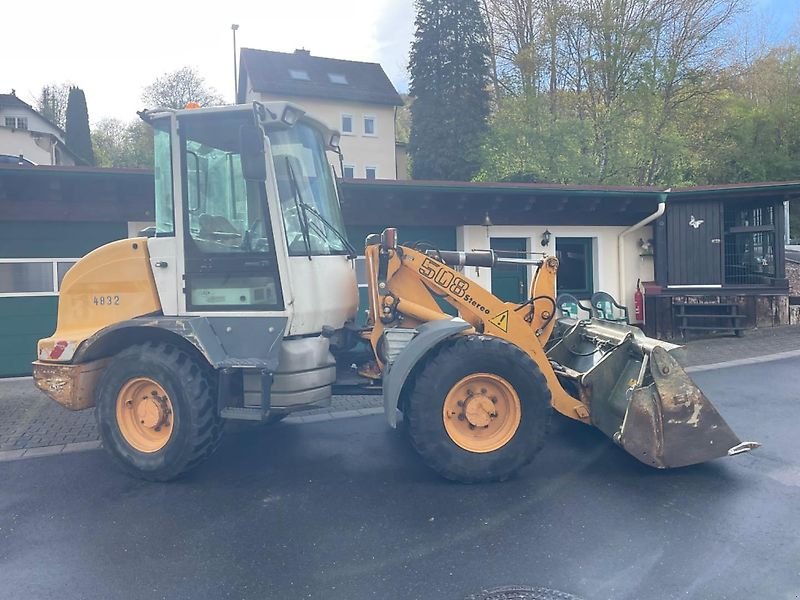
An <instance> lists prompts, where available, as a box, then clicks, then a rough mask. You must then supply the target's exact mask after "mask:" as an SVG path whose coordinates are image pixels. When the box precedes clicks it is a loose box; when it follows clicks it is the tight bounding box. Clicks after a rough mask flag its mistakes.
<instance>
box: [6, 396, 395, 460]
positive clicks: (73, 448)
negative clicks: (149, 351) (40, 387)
mask: <svg viewBox="0 0 800 600" xmlns="http://www.w3.org/2000/svg"><path fill="white" fill-rule="evenodd" d="M382 413H383V408H379V407H375V408H359V409H357V410H342V411H338V412H334V413H324V414H319V415H308V416H305V417H302V416H296V417H287V418H286V419H285V420H284V421H283V422H284V423H287V424H291V425H306V424H308V423H321V422H324V421H336V420H338V419H352V418H354V417H367V416H370V415H378V414H382ZM102 447H103V445H102V443H101V442H100V440H95V441H91V442H74V443H71V444H58V445H55V446H39V447H37V448H27V449H24V450H3V451H0V463H2V462H11V461H15V460H25V459H27V458H41V457H43V456H57V455H59V454H71V453H74V452H87V451H89V450H99V449H100V448H102Z"/></svg>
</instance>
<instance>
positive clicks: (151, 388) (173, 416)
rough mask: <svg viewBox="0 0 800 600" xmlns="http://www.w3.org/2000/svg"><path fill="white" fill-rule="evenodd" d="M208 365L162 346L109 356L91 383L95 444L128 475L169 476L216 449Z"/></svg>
mask: <svg viewBox="0 0 800 600" xmlns="http://www.w3.org/2000/svg"><path fill="white" fill-rule="evenodd" d="M215 390H216V385H215V383H214V378H213V371H212V370H211V369H210V368H209V367H208V366H207V365H205V364H203V363H202V362H201V361H199V360H197V359H196V358H194V357H193V356H191V355H190V354H188V353H186V352H184V351H183V350H181V349H179V348H177V347H176V346H173V345H170V344H143V345H137V346H132V347H130V348H128V349H126V350H123V351H122V352H120V353H119V354H117V355H116V356H115V357H114V358H113V359H112V360H111V363H110V364H109V365H108V367H107V368H106V370H105V373H104V374H103V377H102V379H101V381H100V383H99V385H98V387H97V392H96V404H97V410H96V411H95V415H96V418H97V426H98V429H99V431H100V435H101V437H102V439H103V445H104V446H105V447H106V448H107V449H108V450H109V451H110V453H111V455H112V456H113V457H114V458H115V459H116V460H117V461H118V462H119V463H120V464H121V465H122V466H123V468H124V469H125V470H126V471H128V473H130V474H132V475H134V476H136V477H140V478H143V479H148V480H151V481H167V480H170V479H174V478H176V477H178V476H180V475H182V474H183V473H185V472H186V471H188V470H189V469H191V468H193V467H195V466H196V465H197V464H199V463H200V462H202V461H203V460H204V459H205V458H207V457H208V456H210V455H211V453H212V452H213V451H214V450H215V449H216V447H217V445H218V443H219V440H220V438H221V436H222V429H223V427H222V419H221V418H220V417H219V416H218V415H217V410H216V393H215Z"/></svg>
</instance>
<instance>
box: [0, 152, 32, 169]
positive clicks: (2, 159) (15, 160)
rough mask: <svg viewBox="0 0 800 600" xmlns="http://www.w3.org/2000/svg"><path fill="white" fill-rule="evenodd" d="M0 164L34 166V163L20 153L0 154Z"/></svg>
mask: <svg viewBox="0 0 800 600" xmlns="http://www.w3.org/2000/svg"><path fill="white" fill-rule="evenodd" d="M0 165H25V166H32V167H33V166H36V163H35V162H32V161H30V160H28V159H27V158H25V157H24V156H22V155H21V154H20V155H18V156H14V155H13V154H0Z"/></svg>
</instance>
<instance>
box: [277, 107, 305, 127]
mask: <svg viewBox="0 0 800 600" xmlns="http://www.w3.org/2000/svg"><path fill="white" fill-rule="evenodd" d="M303 114H304V111H302V110H300V109H299V108H295V107H294V106H289V105H288V104H287V105H286V108H284V109H283V114H282V115H281V121H283V123H284V124H285V125H288V126H289V127H293V126H294V125H295V123H297V122H298V121H299V120H300V117H302V116H303Z"/></svg>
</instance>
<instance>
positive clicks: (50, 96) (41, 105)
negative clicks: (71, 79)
mask: <svg viewBox="0 0 800 600" xmlns="http://www.w3.org/2000/svg"><path fill="white" fill-rule="evenodd" d="M69 88H70V86H69V84H68V83H51V84H48V85H45V86H44V87H42V91H41V92H39V97H38V98H37V99H36V110H38V111H39V114H41V115H42V116H43V117H44V118H45V119H47V120H48V121H50V122H51V123H54V124H56V125H57V126H58V127H60V128H61V129H64V127H65V126H66V123H67V99H68V97H69Z"/></svg>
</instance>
